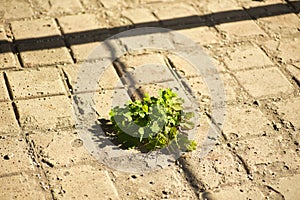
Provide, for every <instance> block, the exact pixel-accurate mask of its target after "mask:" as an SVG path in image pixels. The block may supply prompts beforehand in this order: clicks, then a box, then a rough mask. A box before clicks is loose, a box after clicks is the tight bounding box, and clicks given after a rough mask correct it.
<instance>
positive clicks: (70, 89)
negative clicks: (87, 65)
mask: <svg viewBox="0 0 300 200" xmlns="http://www.w3.org/2000/svg"><path fill="white" fill-rule="evenodd" d="M62 73H63V74H62V75H63V78H64V79H65V81H64V83H66V84H67V85H66V86H67V88H66V89H67V90H68V91H69V92H70V93H71V95H73V87H72V84H71V81H70V80H69V78H68V75H67V73H66V72H65V71H64V70H63V69H62Z"/></svg>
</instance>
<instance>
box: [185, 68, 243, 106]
mask: <svg viewBox="0 0 300 200" xmlns="http://www.w3.org/2000/svg"><path fill="white" fill-rule="evenodd" d="M219 76H220V77H219V79H220V81H221V82H222V83H223V90H224V93H225V94H224V97H223V98H224V101H225V100H226V101H236V100H237V99H239V98H240V97H239V96H238V93H239V92H240V87H239V86H238V84H237V82H236V80H234V79H233V78H232V77H231V76H230V75H229V74H221V73H220V74H219ZM186 82H187V85H188V86H189V87H190V88H191V89H192V91H193V92H194V94H195V95H196V97H197V99H198V101H200V102H201V101H202V100H203V98H208V99H211V98H212V96H211V93H210V90H212V91H213V90H215V89H216V88H214V87H213V86H211V87H209V85H207V83H205V79H203V78H202V77H191V78H187V81H186Z"/></svg>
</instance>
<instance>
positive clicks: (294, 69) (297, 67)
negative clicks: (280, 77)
mask: <svg viewBox="0 0 300 200" xmlns="http://www.w3.org/2000/svg"><path fill="white" fill-rule="evenodd" d="M286 69H287V70H288V71H289V72H290V73H291V75H292V76H293V78H294V79H296V81H298V83H300V63H293V64H288V65H287V66H286Z"/></svg>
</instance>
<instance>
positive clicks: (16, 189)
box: [0, 173, 51, 200]
mask: <svg viewBox="0 0 300 200" xmlns="http://www.w3.org/2000/svg"><path fill="white" fill-rule="evenodd" d="M0 190H1V191H2V192H1V193H0V198H1V199H41V200H46V199H51V194H50V193H46V192H45V191H43V189H42V188H41V187H40V185H39V182H38V180H36V178H35V177H33V175H28V174H26V173H21V174H19V175H15V176H6V177H1V178H0Z"/></svg>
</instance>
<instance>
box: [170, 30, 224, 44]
mask: <svg viewBox="0 0 300 200" xmlns="http://www.w3.org/2000/svg"><path fill="white" fill-rule="evenodd" d="M176 32H178V33H180V34H183V35H185V36H186V37H188V38H190V39H192V40H193V41H194V42H197V43H199V44H200V45H206V44H211V43H217V42H219V41H220V39H219V38H218V37H217V35H216V33H215V32H214V31H213V30H212V29H211V28H209V27H206V26H203V27H195V28H190V29H181V30H177V31H176Z"/></svg>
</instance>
